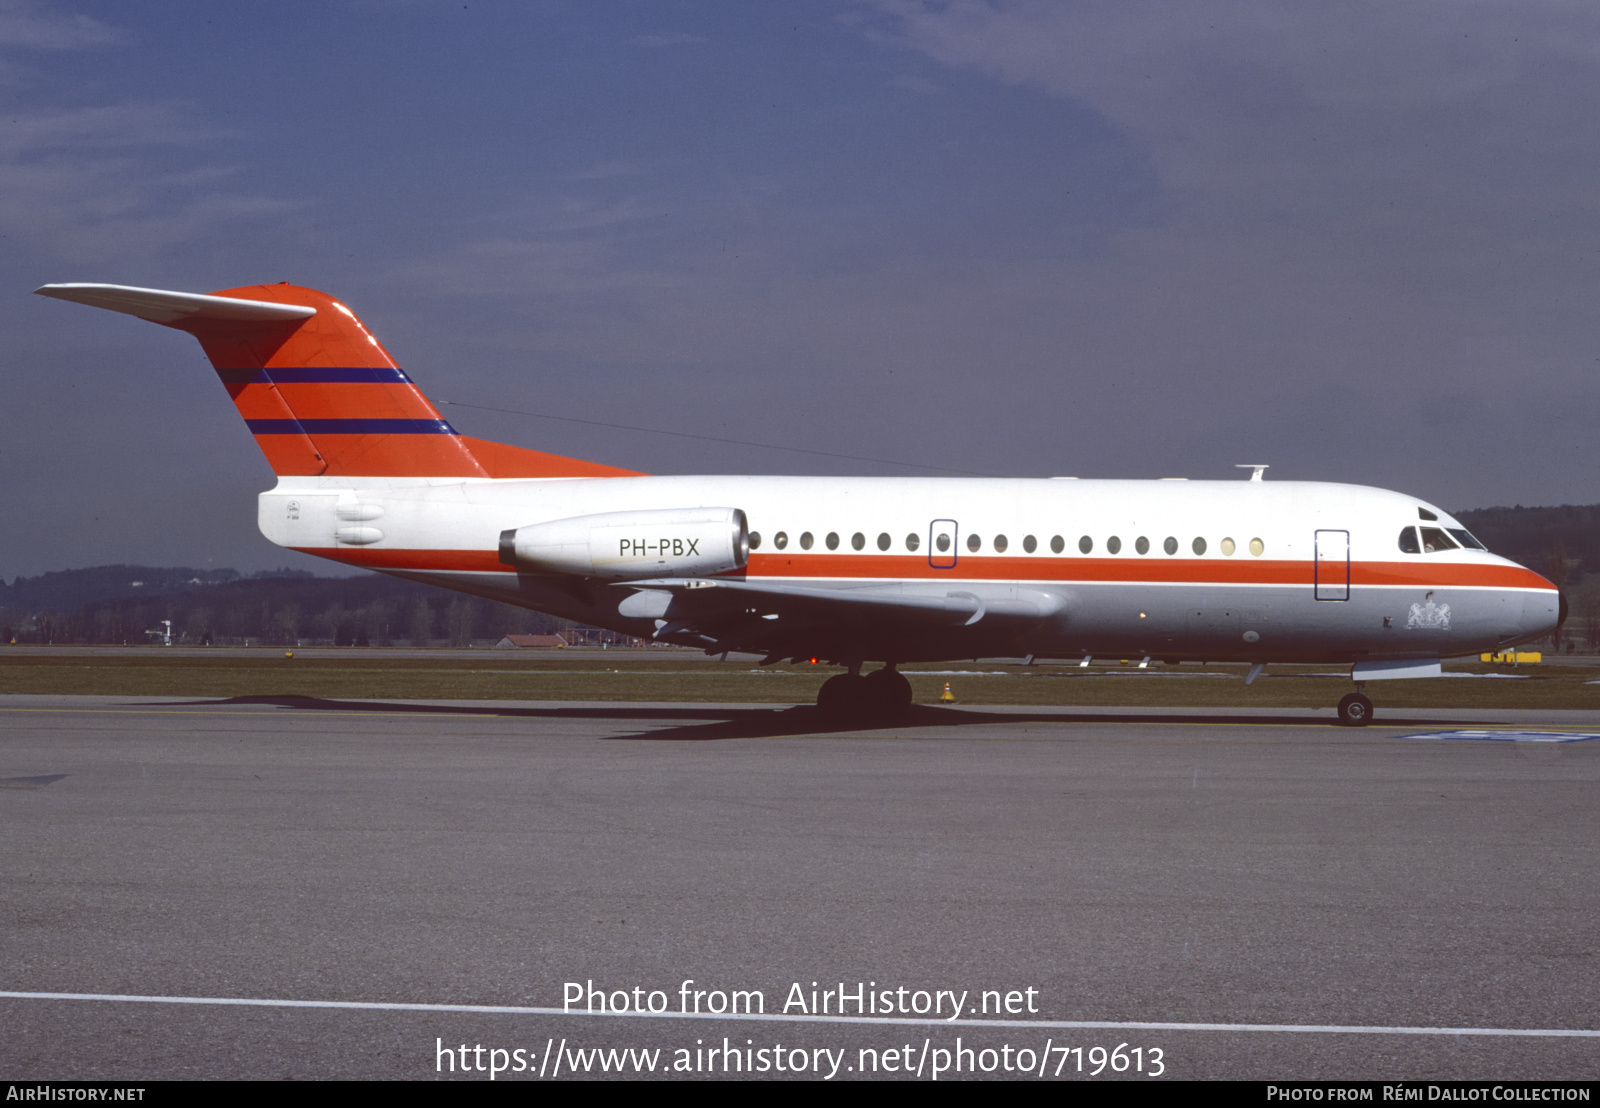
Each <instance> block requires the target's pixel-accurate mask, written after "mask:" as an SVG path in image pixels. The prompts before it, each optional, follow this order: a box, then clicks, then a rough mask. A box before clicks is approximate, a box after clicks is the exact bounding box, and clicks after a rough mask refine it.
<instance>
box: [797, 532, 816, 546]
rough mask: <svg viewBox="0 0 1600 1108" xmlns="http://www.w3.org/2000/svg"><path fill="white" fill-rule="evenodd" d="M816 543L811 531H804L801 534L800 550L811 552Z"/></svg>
mask: <svg viewBox="0 0 1600 1108" xmlns="http://www.w3.org/2000/svg"><path fill="white" fill-rule="evenodd" d="M814 541H815V540H814V539H812V537H811V532H810V531H802V532H801V533H800V549H801V550H810V549H811V544H812V543H813V542H814Z"/></svg>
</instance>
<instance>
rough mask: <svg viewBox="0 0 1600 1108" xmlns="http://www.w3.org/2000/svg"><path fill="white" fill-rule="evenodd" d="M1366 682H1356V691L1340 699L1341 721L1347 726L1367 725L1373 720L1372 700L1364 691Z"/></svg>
mask: <svg viewBox="0 0 1600 1108" xmlns="http://www.w3.org/2000/svg"><path fill="white" fill-rule="evenodd" d="M1363 687H1364V682H1361V681H1357V682H1356V691H1355V692H1353V693H1351V694H1349V695H1348V696H1346V697H1345V698H1344V699H1343V700H1341V701H1339V722H1340V723H1342V724H1344V725H1345V726H1346V727H1365V726H1366V725H1367V724H1369V723H1371V722H1372V701H1370V700H1368V699H1367V698H1366V695H1365V694H1364V693H1362V691H1361V690H1362V688H1363Z"/></svg>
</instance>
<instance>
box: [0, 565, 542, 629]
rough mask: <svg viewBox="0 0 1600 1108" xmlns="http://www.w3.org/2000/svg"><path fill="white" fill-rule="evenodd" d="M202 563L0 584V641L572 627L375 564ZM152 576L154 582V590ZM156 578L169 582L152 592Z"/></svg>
mask: <svg viewBox="0 0 1600 1108" xmlns="http://www.w3.org/2000/svg"><path fill="white" fill-rule="evenodd" d="M208 572H209V573H210V575H211V579H209V580H208V579H206V577H205V576H204V575H202V574H200V573H197V572H196V571H193V570H189V569H152V568H150V567H145V566H102V567H98V568H96V569H92V570H75V571H66V572H63V573H60V574H46V575H44V577H45V578H51V579H52V580H49V581H47V582H43V583H42V587H41V579H40V578H33V579H27V578H19V579H18V581H17V582H15V583H13V585H12V586H10V587H9V588H8V589H5V591H4V592H0V624H3V625H4V626H3V629H0V631H3V640H4V641H5V642H10V641H12V640H13V639H14V640H15V641H17V642H19V643H113V644H115V643H128V644H137V643H145V642H149V641H151V636H150V632H154V631H157V630H159V629H161V621H162V620H171V621H172V637H173V641H174V642H181V643H187V644H196V645H215V646H228V645H261V646H295V645H307V646H309V645H330V646H405V645H418V646H426V645H440V644H448V645H451V646H469V645H471V644H472V643H473V642H474V641H478V642H481V641H483V640H489V641H491V642H493V641H498V640H499V639H500V638H501V637H502V636H504V635H508V634H552V633H554V632H557V631H561V630H565V629H567V628H570V627H572V626H574V625H573V624H572V623H571V622H570V621H568V620H560V619H556V618H554V617H552V616H547V615H543V614H542V613H539V612H531V611H528V610H526V609H522V608H515V607H512V606H510V605H506V604H497V603H495V602H494V601H490V600H484V599H481V598H479V597H473V596H465V595H462V594H459V593H449V592H445V591H443V590H440V589H437V588H430V587H429V586H427V585H420V584H417V583H415V582H412V581H402V580H398V579H396V578H392V577H384V576H381V575H378V574H368V575H364V576H358V577H314V576H312V575H311V574H309V573H304V572H299V571H294V572H288V573H276V574H260V575H256V576H253V577H248V578H246V577H242V576H240V575H239V574H238V573H235V572H234V571H232V570H224V571H216V570H213V571H208ZM75 575H76V576H77V580H76V582H75V581H74V580H72V578H73V577H74V576H75ZM118 582H120V584H118ZM152 583H158V584H157V586H156V588H155V589H153V588H152ZM161 585H165V586H166V587H167V588H168V589H171V591H157V590H158V589H159V588H160V586H161ZM80 587H81V593H83V594H88V595H90V597H91V598H90V599H87V600H83V601H81V602H79V603H76V604H62V603H57V604H56V605H54V606H45V605H32V604H19V603H17V601H18V600H26V599H33V598H39V599H43V598H46V597H48V598H49V599H54V600H57V601H60V600H70V599H72V597H73V591H74V588H80ZM107 592H113V593H118V595H109V596H108V595H104V594H105V593H107ZM95 594H99V595H95Z"/></svg>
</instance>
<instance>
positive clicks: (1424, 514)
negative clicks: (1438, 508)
mask: <svg viewBox="0 0 1600 1108" xmlns="http://www.w3.org/2000/svg"><path fill="white" fill-rule="evenodd" d="M1417 518H1418V519H1425V520H1427V521H1428V522H1429V523H1438V522H1439V517H1438V516H1436V515H1434V514H1433V513H1432V512H1430V511H1428V509H1426V508H1420V507H1419V508H1418V509H1417Z"/></svg>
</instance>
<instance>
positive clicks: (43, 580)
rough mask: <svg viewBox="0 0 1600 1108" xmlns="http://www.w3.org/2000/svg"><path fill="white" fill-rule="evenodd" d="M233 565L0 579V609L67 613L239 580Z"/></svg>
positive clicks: (287, 572)
mask: <svg viewBox="0 0 1600 1108" xmlns="http://www.w3.org/2000/svg"><path fill="white" fill-rule="evenodd" d="M313 576H314V575H313V574H311V573H308V572H306V571H305V570H303V569H277V570H265V571H263V572H260V573H255V574H252V575H251V579H255V580H260V579H263V578H297V579H310V578H312V577H313ZM243 579H244V578H243V575H241V574H240V573H239V571H238V570H236V569H194V568H192V567H190V566H122V565H118V566H95V567H93V568H92V569H63V570H57V571H55V572H53V573H41V574H40V575H39V576H37V577H18V578H17V579H16V580H15V581H13V582H12V583H11V584H9V585H8V584H6V583H5V582H4V581H0V609H8V608H15V609H35V610H46V611H71V610H72V609H74V608H77V607H80V606H82V605H84V604H89V603H92V602H94V601H96V600H114V599H116V598H117V597H123V596H151V595H155V594H166V593H173V592H181V591H183V590H185V589H192V588H200V587H203V586H206V585H223V584H227V583H229V582H231V581H239V580H243Z"/></svg>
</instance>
